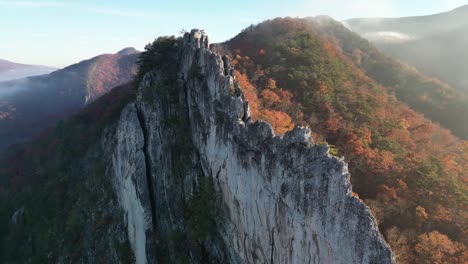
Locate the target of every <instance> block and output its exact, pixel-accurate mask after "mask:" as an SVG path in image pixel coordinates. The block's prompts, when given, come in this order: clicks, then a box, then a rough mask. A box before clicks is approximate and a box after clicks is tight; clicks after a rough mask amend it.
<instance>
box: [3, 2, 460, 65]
mask: <svg viewBox="0 0 468 264" xmlns="http://www.w3.org/2000/svg"><path fill="white" fill-rule="evenodd" d="M467 3H468V1H467V0H450V1H447V0H445V1H440V0H432V1H423V0H416V1H407V0H357V1H347V0H330V1H316V0H288V1H286V0H278V1H266V0H260V1H246V0H239V1H235V2H229V1H228V2H222V1H109V0H106V1H90V0H76V1H53V0H51V1H16V0H11V1H10V0H3V1H0V14H1V15H0V32H1V33H2V37H1V41H0V58H2V59H7V60H11V61H15V62H20V63H27V64H40V65H47V66H53V67H64V66H67V65H70V64H72V63H76V62H78V61H80V60H83V59H88V58H90V57H93V56H95V55H97V54H102V53H114V52H117V51H118V50H120V49H122V48H124V47H130V46H131V47H135V48H137V49H140V50H141V49H143V47H144V46H145V44H146V43H148V42H150V41H152V40H153V39H154V38H155V37H157V36H161V35H174V34H177V32H179V31H180V30H181V29H190V28H193V27H199V28H203V29H205V30H206V31H207V32H208V33H209V34H210V36H211V38H212V41H214V42H220V41H224V40H226V39H228V38H231V37H232V36H235V34H236V33H238V32H239V31H240V30H241V29H242V28H245V27H247V26H249V25H250V24H255V23H258V22H261V21H263V20H265V19H270V18H274V17H278V16H299V17H304V16H316V15H329V16H331V17H333V18H335V19H338V20H343V19H347V18H352V17H376V16H379V17H394V16H397V17H399V16H410V15H426V14H433V13H438V12H444V11H448V10H451V9H453V8H456V7H458V6H460V5H463V4H467Z"/></svg>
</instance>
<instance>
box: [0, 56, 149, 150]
mask: <svg viewBox="0 0 468 264" xmlns="http://www.w3.org/2000/svg"><path fill="white" fill-rule="evenodd" d="M139 54H140V53H139V51H137V50H135V49H133V48H126V49H124V50H122V51H120V52H118V53H116V54H103V55H100V56H97V57H94V58H92V59H89V60H85V61H82V62H79V63H76V64H73V65H71V66H68V67H66V68H64V69H61V70H57V71H55V72H52V73H50V74H46V75H41V76H34V77H27V78H23V79H18V80H12V81H6V82H0V150H1V149H2V148H4V147H6V146H8V145H10V144H12V143H21V142H25V141H27V140H29V139H31V137H33V136H35V135H36V134H37V133H38V132H39V131H41V130H43V129H44V128H46V127H49V126H50V125H52V124H54V123H55V122H56V121H58V120H60V119H63V118H65V117H67V116H69V115H71V114H72V113H74V112H76V111H78V110H79V109H81V108H82V107H84V106H85V105H87V104H89V103H90V102H93V101H94V100H95V99H97V98H99V97H100V96H101V95H103V94H105V93H107V92H109V91H110V90H111V89H112V88H114V87H116V86H119V85H121V84H124V83H127V82H129V81H130V80H131V79H132V78H133V76H134V74H135V73H136V69H137V68H136V60H137V59H138V56H139Z"/></svg>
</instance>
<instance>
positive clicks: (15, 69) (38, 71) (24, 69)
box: [0, 59, 57, 81]
mask: <svg viewBox="0 0 468 264" xmlns="http://www.w3.org/2000/svg"><path fill="white" fill-rule="evenodd" d="M55 70H57V69H56V68H52V67H47V66H41V65H27V64H20V63H15V62H11V61H7V60H2V59H0V81H9V80H15V79H20V78H25V77H29V76H37V75H43V74H48V73H51V72H53V71H55Z"/></svg>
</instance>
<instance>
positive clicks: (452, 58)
mask: <svg viewBox="0 0 468 264" xmlns="http://www.w3.org/2000/svg"><path fill="white" fill-rule="evenodd" d="M467 17H468V5H466V6H462V7H459V8H457V9H455V10H452V11H449V12H445V13H440V14H435V15H429V16H417V17H402V18H355V19H350V20H346V21H344V23H345V24H346V25H347V26H348V27H349V28H350V29H352V30H353V31H355V32H357V33H359V34H361V35H362V36H364V37H366V38H367V39H369V40H370V41H372V42H373V43H374V44H375V45H376V46H377V47H378V48H379V49H381V50H382V51H384V52H385V53H387V54H388V55H390V56H393V57H395V58H397V59H399V60H401V61H403V62H406V63H409V64H411V65H413V66H415V67H416V68H417V69H418V70H420V71H422V72H424V73H426V74H428V75H431V76H434V77H437V78H438V79H441V80H443V81H445V82H447V83H449V84H450V85H451V86H453V87H454V88H456V89H458V90H460V91H463V92H464V93H466V94H468V74H467V73H468V53H467V52H466V50H465V49H466V47H468V20H467V19H466V18H467Z"/></svg>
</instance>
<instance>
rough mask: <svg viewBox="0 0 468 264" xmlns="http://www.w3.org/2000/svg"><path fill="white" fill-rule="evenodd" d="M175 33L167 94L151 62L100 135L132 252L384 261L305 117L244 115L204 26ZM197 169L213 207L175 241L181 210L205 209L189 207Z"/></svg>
mask: <svg viewBox="0 0 468 264" xmlns="http://www.w3.org/2000/svg"><path fill="white" fill-rule="evenodd" d="M175 45H176V46H177V52H176V53H175V54H174V62H173V63H174V66H176V67H175V68H176V72H174V73H173V74H174V76H173V77H174V80H175V81H174V82H173V83H172V85H171V89H174V90H173V91H172V93H171V96H170V98H169V97H167V96H163V92H161V91H164V90H162V89H161V86H162V83H163V81H162V80H163V79H164V78H165V77H164V76H163V73H162V72H160V71H157V70H155V71H151V72H148V73H147V74H146V75H145V77H144V78H143V81H142V82H141V83H140V87H139V91H138V96H137V100H136V102H134V103H131V104H129V105H128V106H127V107H126V108H125V109H124V110H123V111H122V113H121V116H120V120H119V121H118V123H117V125H115V126H113V127H112V128H108V130H107V132H106V135H105V140H104V141H103V149H105V150H106V151H104V156H105V159H106V160H107V170H106V171H107V173H108V174H109V175H110V176H111V177H112V179H113V187H114V188H113V190H114V192H115V194H116V197H118V199H117V200H118V201H119V205H120V207H121V208H122V210H121V211H122V214H123V219H124V221H125V225H126V226H127V232H128V239H129V241H130V244H131V248H132V250H133V253H134V255H135V261H136V263H155V262H158V263H164V262H165V261H167V260H171V261H172V263H174V262H176V260H179V259H180V255H181V254H187V258H186V260H188V261H189V262H191V263H207V262H208V263H209V262H211V263H393V259H392V253H391V251H390V248H389V247H388V245H386V243H385V242H384V240H383V238H382V236H381V235H380V233H379V231H378V228H377V225H376V223H375V220H374V218H373V216H372V215H371V213H370V211H369V209H368V208H367V207H366V206H365V205H364V204H362V203H361V202H360V201H359V200H358V199H356V198H355V197H353V196H352V195H351V193H352V192H351V184H350V175H349V173H348V169H347V164H346V163H345V162H344V161H343V160H341V159H338V158H336V157H332V156H330V154H329V153H328V150H329V148H328V146H324V145H315V144H313V143H312V138H311V132H310V130H309V129H308V128H302V127H300V128H296V129H294V130H293V131H290V132H288V133H286V134H285V135H284V136H278V135H275V134H274V132H273V130H272V128H271V126H270V125H269V124H268V123H265V122H262V121H259V122H253V121H251V118H250V114H249V107H248V103H247V102H246V101H245V100H244V96H243V94H242V92H241V90H240V89H239V87H238V85H237V84H236V82H235V79H234V76H233V69H232V68H231V66H230V64H229V60H228V59H227V58H226V57H221V56H219V55H217V54H216V53H214V52H212V51H211V50H210V49H209V42H208V37H207V36H206V35H205V34H204V33H203V32H202V31H199V30H192V31H191V32H190V33H186V34H185V35H184V37H183V38H179V39H178V40H177V41H176V42H175ZM194 69H196V71H195V70H194ZM194 72H195V73H196V74H194ZM164 74H167V73H164ZM148 94H151V96H148ZM168 98H169V99H170V100H169V99H168ZM182 157H183V159H182ZM180 161H183V163H180ZM204 179H210V181H212V182H213V188H214V189H213V192H214V193H215V194H213V199H215V200H216V202H215V203H213V204H215V205H216V206H217V207H218V209H219V211H220V212H221V216H219V217H216V218H215V219H213V221H214V223H215V225H212V226H211V228H210V229H211V230H210V235H209V236H208V237H205V238H204V239H201V240H198V242H197V240H194V239H189V240H184V241H182V242H183V243H184V244H185V245H184V252H183V253H182V252H177V249H174V248H171V246H172V245H173V244H174V241H176V240H174V239H173V237H174V236H175V235H174V234H178V235H179V236H180V235H181V236H183V237H185V236H184V234H189V235H187V236H189V237H190V236H191V235H190V234H192V233H194V232H193V230H192V229H193V228H195V227H196V226H197V225H195V224H193V221H191V220H190V216H187V212H186V211H187V210H188V211H195V214H197V213H200V212H197V210H206V208H205V209H202V208H190V205H191V204H193V203H191V201H193V197H195V196H196V193H197V189H199V188H200V186H201V185H202V184H201V182H203V181H204ZM179 246H180V245H179ZM161 248H163V249H161ZM162 252H165V253H164V255H165V256H164V258H163V256H161V254H162ZM178 255H179V256H178Z"/></svg>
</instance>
